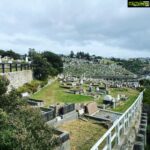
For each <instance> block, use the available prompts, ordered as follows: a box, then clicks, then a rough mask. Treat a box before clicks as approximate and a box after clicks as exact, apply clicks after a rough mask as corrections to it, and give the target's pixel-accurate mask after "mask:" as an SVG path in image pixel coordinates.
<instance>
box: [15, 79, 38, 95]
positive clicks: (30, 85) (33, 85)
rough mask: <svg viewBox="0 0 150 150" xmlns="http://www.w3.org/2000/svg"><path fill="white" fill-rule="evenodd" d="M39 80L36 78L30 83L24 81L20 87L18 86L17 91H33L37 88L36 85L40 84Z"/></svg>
mask: <svg viewBox="0 0 150 150" xmlns="http://www.w3.org/2000/svg"><path fill="white" fill-rule="evenodd" d="M40 84H41V82H40V81H38V80H33V81H31V82H30V83H25V84H24V85H23V86H22V87H20V88H18V90H17V91H18V92H19V93H24V92H28V93H31V94H32V93H35V92H36V91H37V90H38V87H39V86H40Z"/></svg>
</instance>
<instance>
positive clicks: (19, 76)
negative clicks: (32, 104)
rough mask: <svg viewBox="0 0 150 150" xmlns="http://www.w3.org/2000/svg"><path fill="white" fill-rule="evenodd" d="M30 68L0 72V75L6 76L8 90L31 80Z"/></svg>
mask: <svg viewBox="0 0 150 150" xmlns="http://www.w3.org/2000/svg"><path fill="white" fill-rule="evenodd" d="M32 74H33V73H32V71H31V70H23V71H16V72H8V73H4V74H3V73H1V74H0V75H3V76H6V77H7V79H8V80H9V81H10V84H9V86H8V91H10V90H11V89H12V87H14V88H15V89H16V88H18V87H20V86H22V85H23V84H25V83H27V82H31V81H32V80H33V76H32Z"/></svg>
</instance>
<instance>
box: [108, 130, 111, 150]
mask: <svg viewBox="0 0 150 150" xmlns="http://www.w3.org/2000/svg"><path fill="white" fill-rule="evenodd" d="M107 150H111V132H110V133H109V135H108V136H107Z"/></svg>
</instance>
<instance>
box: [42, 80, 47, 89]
mask: <svg viewBox="0 0 150 150" xmlns="http://www.w3.org/2000/svg"><path fill="white" fill-rule="evenodd" d="M47 83H48V80H44V81H42V82H41V84H40V87H41V88H42V87H44V86H45V85H46V84H47Z"/></svg>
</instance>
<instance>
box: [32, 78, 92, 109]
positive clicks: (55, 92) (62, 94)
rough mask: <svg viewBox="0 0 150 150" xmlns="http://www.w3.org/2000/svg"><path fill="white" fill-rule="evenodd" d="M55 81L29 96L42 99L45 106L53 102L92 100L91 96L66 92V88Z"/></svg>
mask: <svg viewBox="0 0 150 150" xmlns="http://www.w3.org/2000/svg"><path fill="white" fill-rule="evenodd" d="M59 85H60V84H59V82H58V81H56V82H54V83H52V84H51V85H49V86H47V87H45V88H43V89H42V90H41V91H40V92H38V93H36V94H34V95H32V96H31V98H34V99H42V100H43V101H44V104H45V105H46V106H49V105H50V104H55V103H81V102H88V101H92V100H93V97H91V96H85V95H74V94H71V93H68V92H67V89H65V88H62V87H60V86H59Z"/></svg>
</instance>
